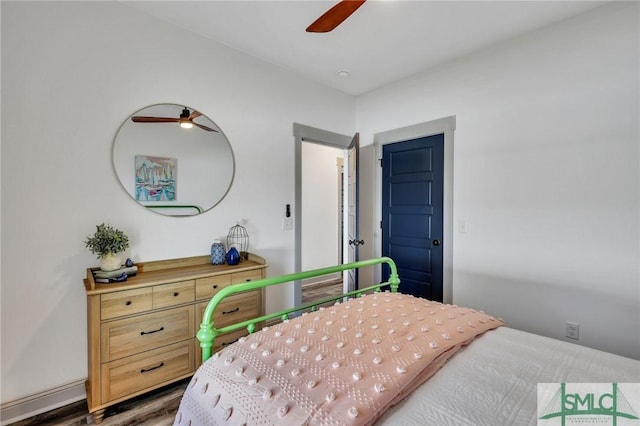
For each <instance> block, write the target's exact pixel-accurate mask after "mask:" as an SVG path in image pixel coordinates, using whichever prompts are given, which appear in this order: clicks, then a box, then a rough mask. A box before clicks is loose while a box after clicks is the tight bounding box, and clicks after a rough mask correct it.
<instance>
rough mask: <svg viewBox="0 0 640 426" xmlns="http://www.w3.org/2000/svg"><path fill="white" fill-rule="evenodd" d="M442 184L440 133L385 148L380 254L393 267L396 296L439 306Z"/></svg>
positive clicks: (442, 148) (440, 288) (383, 151)
mask: <svg viewBox="0 0 640 426" xmlns="http://www.w3.org/2000/svg"><path fill="white" fill-rule="evenodd" d="M443 184H444V135H443V134H440V135H434V136H428V137H424V138H419V139H414V140H410V141H406V142H398V143H392V144H387V145H384V146H383V149H382V255H383V256H389V257H390V258H392V259H393V260H394V261H395V262H396V264H397V266H398V275H400V281H401V283H400V291H402V292H403V293H408V294H413V295H415V296H419V297H424V298H427V299H431V300H437V301H442V253H443V252H442V249H443V247H442V235H443V232H442V218H443V193H444V191H443ZM387 273H388V272H385V273H384V276H386V275H387Z"/></svg>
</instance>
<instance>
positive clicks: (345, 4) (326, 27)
mask: <svg viewBox="0 0 640 426" xmlns="http://www.w3.org/2000/svg"><path fill="white" fill-rule="evenodd" d="M365 1H366V0H342V1H340V2H339V3H338V4H336V5H335V6H333V7H332V8H331V9H329V10H327V11H326V12H325V13H324V14H323V15H322V16H321V17H319V18H318V19H316V20H315V22H314V23H313V24H311V25H309V26H308V27H307V32H308V33H328V32H329V31H331V30H333V29H334V28H336V27H337V26H338V25H340V24H341V23H343V22H344V20H345V19H347V18H348V17H349V16H351V14H352V13H353V12H355V11H356V10H357V9H358V8H359V7H360V6H362V4H363V3H364V2H365Z"/></svg>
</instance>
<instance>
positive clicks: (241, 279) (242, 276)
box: [231, 269, 262, 284]
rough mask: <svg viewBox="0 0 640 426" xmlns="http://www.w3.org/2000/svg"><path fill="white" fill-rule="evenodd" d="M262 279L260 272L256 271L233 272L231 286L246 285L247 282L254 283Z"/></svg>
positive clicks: (259, 270)
mask: <svg viewBox="0 0 640 426" xmlns="http://www.w3.org/2000/svg"><path fill="white" fill-rule="evenodd" d="M261 278H262V270H261V269H256V270H253V271H244V272H234V273H233V274H231V284H238V283H246V282H249V281H255V280H259V279H261Z"/></svg>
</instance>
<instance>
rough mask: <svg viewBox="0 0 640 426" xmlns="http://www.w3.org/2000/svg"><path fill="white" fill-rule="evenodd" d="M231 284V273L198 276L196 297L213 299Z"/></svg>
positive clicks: (198, 298)
mask: <svg viewBox="0 0 640 426" xmlns="http://www.w3.org/2000/svg"><path fill="white" fill-rule="evenodd" d="M229 284H231V274H224V275H215V276H213V277H205V278H198V279H197V280H196V299H197V300H200V299H211V298H212V297H213V296H214V295H215V294H216V293H217V292H219V291H220V290H222V289H223V288H225V287H226V286H228V285H229Z"/></svg>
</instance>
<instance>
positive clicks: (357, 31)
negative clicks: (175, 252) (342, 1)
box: [123, 0, 605, 95]
mask: <svg viewBox="0 0 640 426" xmlns="http://www.w3.org/2000/svg"><path fill="white" fill-rule="evenodd" d="M123 3H125V4H127V5H129V6H131V7H134V8H136V9H139V10H141V11H144V12H146V13H148V14H150V15H152V16H155V17H157V18H160V19H162V20H165V21H168V22H170V23H172V24H174V25H176V26H179V27H182V28H184V29H186V30H189V31H192V32H195V33H198V34H201V35H203V36H204V37H207V38H209V39H211V40H215V41H217V42H219V43H222V44H224V45H227V46H229V47H231V48H233V49H236V50H239V51H241V52H244V53H246V54H248V55H251V56H254V57H258V58H261V59H263V60H265V61H267V62H270V63H272V64H275V65H277V66H280V67H282V68H284V69H287V70H290V71H293V72H294V73H297V74H300V75H302V76H305V77H306V78H308V79H311V80H314V81H317V82H319V83H321V84H324V85H326V86H329V87H333V88H336V89H338V90H341V91H343V92H345V93H347V94H351V95H359V94H362V93H365V92H367V91H370V90H373V89H376V88H378V87H381V86H384V85H386V84H389V83H391V82H393V81H396V80H399V79H402V78H404V77H407V76H410V75H413V74H416V73H418V72H420V71H422V70H425V69H427V68H430V67H433V66H436V65H438V64H441V63H444V62H448V61H452V60H454V59H455V58H457V57H460V56H463V55H467V54H469V53H471V52H474V51H477V50H479V49H483V48H485V47H487V46H490V45H491V44H494V43H498V42H501V41H504V40H508V39H510V38H513V37H516V36H518V35H520V34H523V33H526V32H529V31H533V30H535V29H538V28H541V27H544V26H546V25H549V24H551V23H554V22H558V21H561V20H564V19H567V18H569V17H571V16H574V15H577V14H580V13H583V12H586V11H587V10H590V9H593V8H595V7H599V6H601V5H602V4H604V3H605V2H599V1H481V0H474V1H452V0H449V1H426V0H424V1H415V0H414V1H399V0H396V1H394V0H387V1H382V0H368V1H367V2H366V3H365V4H364V5H362V7H360V8H359V9H358V10H356V12H355V13H354V14H353V15H351V16H350V17H349V18H347V20H346V21H345V22H343V23H342V24H341V25H340V26H338V28H336V29H335V30H333V31H332V32H329V33H307V32H305V29H306V27H307V26H308V25H309V24H311V23H312V22H313V21H314V20H315V19H316V18H318V17H319V16H320V15H322V14H323V13H324V12H325V11H327V10H328V9H329V8H331V7H332V6H333V5H334V4H335V3H337V1H330V0H327V1H325V0H321V1H318V0H300V1H270V0H254V1H238V0H235V1H216V0H209V1H123ZM343 70H344V71H348V73H349V76H348V77H347V78H343V77H340V76H339V71H343Z"/></svg>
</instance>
